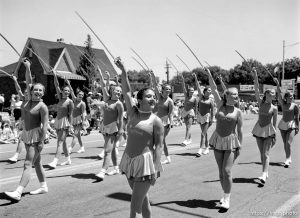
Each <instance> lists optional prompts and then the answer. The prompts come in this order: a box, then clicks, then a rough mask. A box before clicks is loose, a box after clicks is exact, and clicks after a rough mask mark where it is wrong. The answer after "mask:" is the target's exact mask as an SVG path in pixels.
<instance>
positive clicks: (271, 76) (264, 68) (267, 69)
mask: <svg viewBox="0 0 300 218" xmlns="http://www.w3.org/2000/svg"><path fill="white" fill-rule="evenodd" d="M262 66H263V68H264V69H265V70H266V71H267V72H268V73H269V75H270V76H271V77H272V79H274V76H273V75H272V73H271V72H270V71H269V70H268V68H266V67H265V66H264V65H262Z"/></svg>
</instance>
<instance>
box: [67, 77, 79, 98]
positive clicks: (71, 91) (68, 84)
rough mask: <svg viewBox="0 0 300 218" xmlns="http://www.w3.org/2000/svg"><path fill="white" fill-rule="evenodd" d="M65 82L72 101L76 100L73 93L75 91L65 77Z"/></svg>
mask: <svg viewBox="0 0 300 218" xmlns="http://www.w3.org/2000/svg"><path fill="white" fill-rule="evenodd" d="M65 82H66V84H67V86H68V87H69V89H70V93H71V96H72V99H73V101H75V100H76V95H75V93H74V90H73V89H72V86H71V84H70V81H69V80H68V79H65Z"/></svg>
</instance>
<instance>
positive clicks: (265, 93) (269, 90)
mask: <svg viewBox="0 0 300 218" xmlns="http://www.w3.org/2000/svg"><path fill="white" fill-rule="evenodd" d="M267 93H271V89H267V90H266V91H265V92H264V97H263V99H262V103H265V101H266V95H267Z"/></svg>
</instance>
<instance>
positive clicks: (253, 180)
mask: <svg viewBox="0 0 300 218" xmlns="http://www.w3.org/2000/svg"><path fill="white" fill-rule="evenodd" d="M257 180H258V178H233V179H232V182H233V183H250V184H256V185H260V184H261V183H260V182H258V181H257Z"/></svg>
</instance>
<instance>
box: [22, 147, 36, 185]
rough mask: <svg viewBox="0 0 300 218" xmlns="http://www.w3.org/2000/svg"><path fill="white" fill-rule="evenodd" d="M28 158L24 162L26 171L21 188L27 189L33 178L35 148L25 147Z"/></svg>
mask: <svg viewBox="0 0 300 218" xmlns="http://www.w3.org/2000/svg"><path fill="white" fill-rule="evenodd" d="M25 148H26V158H25V162H24V170H23V174H22V177H21V181H20V184H19V186H22V187H24V188H25V187H26V186H27V184H28V183H29V180H30V177H31V170H32V164H33V158H34V156H35V148H34V146H32V145H25Z"/></svg>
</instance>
